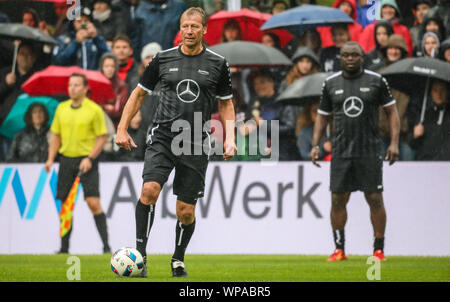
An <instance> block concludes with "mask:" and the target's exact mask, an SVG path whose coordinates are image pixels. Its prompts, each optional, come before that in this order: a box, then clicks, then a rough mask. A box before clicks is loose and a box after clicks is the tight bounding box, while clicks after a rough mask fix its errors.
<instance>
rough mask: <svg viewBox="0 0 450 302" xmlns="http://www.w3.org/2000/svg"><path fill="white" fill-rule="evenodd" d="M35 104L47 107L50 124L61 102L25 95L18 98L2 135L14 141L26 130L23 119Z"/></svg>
mask: <svg viewBox="0 0 450 302" xmlns="http://www.w3.org/2000/svg"><path fill="white" fill-rule="evenodd" d="M35 102H37V103H41V104H43V105H44V106H45V108H47V111H48V115H49V124H50V123H51V121H52V120H53V116H54V115H55V111H56V107H57V106H58V104H59V102H58V101H57V100H55V99H53V98H50V97H30V96H29V95H27V94H26V93H24V94H21V95H20V96H19V97H18V98H17V100H16V102H15V103H14V106H13V107H12V108H11V111H10V112H9V113H8V115H7V116H6V119H5V120H4V122H3V124H2V126H1V127H0V134H2V135H3V136H5V137H7V138H9V139H13V138H14V136H15V135H16V134H17V133H18V132H19V131H20V130H22V129H23V128H25V121H24V120H23V118H24V116H25V113H26V112H27V110H28V107H29V106H30V105H31V104H32V103H35Z"/></svg>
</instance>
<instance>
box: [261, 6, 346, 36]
mask: <svg viewBox="0 0 450 302" xmlns="http://www.w3.org/2000/svg"><path fill="white" fill-rule="evenodd" d="M339 23H341V24H352V23H353V19H352V18H350V17H349V16H348V15H347V14H346V13H344V12H343V11H341V10H340V9H337V8H331V7H327V6H321V5H308V4H306V5H302V6H298V7H294V8H291V9H288V10H285V11H284V12H282V13H279V14H275V15H273V16H272V17H271V18H270V19H269V20H267V21H266V23H264V24H263V26H261V30H267V29H274V28H285V29H290V30H298V29H303V28H308V27H316V26H330V25H334V24H339Z"/></svg>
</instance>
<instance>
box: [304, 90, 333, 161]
mask: <svg viewBox="0 0 450 302" xmlns="http://www.w3.org/2000/svg"><path fill="white" fill-rule="evenodd" d="M332 111H333V106H332V101H331V98H330V97H329V94H328V89H327V82H326V81H325V82H324V83H323V86H322V96H321V98H320V104H319V109H318V110H317V117H316V121H315V122H314V130H313V138H312V141H311V145H312V149H311V153H310V156H311V161H312V162H313V164H314V165H315V166H317V167H320V165H319V164H318V163H317V162H316V161H317V160H318V159H319V153H320V149H319V143H320V140H321V138H322V136H323V134H324V132H325V129H326V128H327V125H328V122H329V120H330V118H331V116H332Z"/></svg>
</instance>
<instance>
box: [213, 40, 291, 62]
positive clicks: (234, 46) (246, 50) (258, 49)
mask: <svg viewBox="0 0 450 302" xmlns="http://www.w3.org/2000/svg"><path fill="white" fill-rule="evenodd" d="M210 49H211V50H212V51H214V52H217V53H218V54H220V55H222V56H224V57H225V58H226V59H227V61H228V63H229V64H230V65H231V66H239V67H254V66H283V65H291V64H292V62H291V60H289V59H288V57H286V55H285V54H283V53H282V52H281V51H279V50H278V49H276V48H274V47H270V46H266V45H263V44H261V43H255V42H245V41H234V42H227V43H222V44H218V45H215V46H213V47H211V48H210Z"/></svg>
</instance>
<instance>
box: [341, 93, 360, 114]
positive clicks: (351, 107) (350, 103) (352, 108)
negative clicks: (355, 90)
mask: <svg viewBox="0 0 450 302" xmlns="http://www.w3.org/2000/svg"><path fill="white" fill-rule="evenodd" d="M342 107H343V108H342V109H344V113H345V115H346V116H348V117H352V118H353V117H358V116H359V115H361V113H362V112H363V110H364V103H363V101H362V100H361V99H360V98H359V97H357V96H351V97H348V98H346V99H345V101H344V104H343V105H342Z"/></svg>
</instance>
